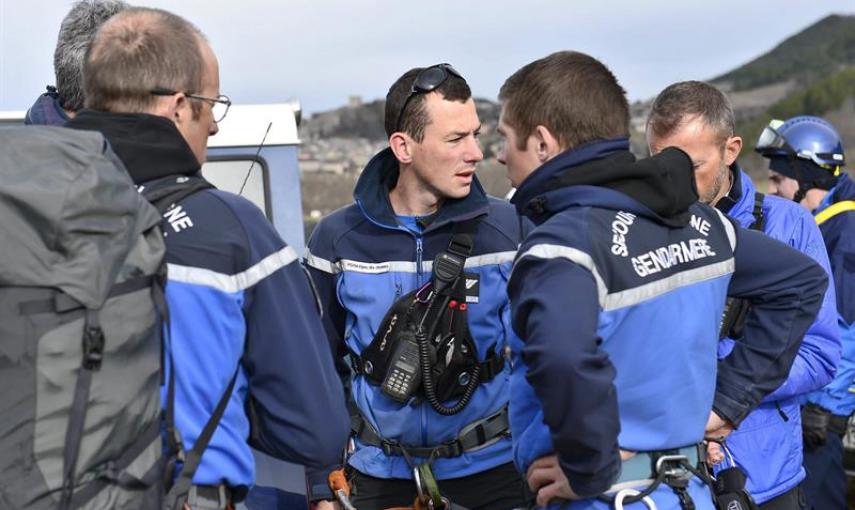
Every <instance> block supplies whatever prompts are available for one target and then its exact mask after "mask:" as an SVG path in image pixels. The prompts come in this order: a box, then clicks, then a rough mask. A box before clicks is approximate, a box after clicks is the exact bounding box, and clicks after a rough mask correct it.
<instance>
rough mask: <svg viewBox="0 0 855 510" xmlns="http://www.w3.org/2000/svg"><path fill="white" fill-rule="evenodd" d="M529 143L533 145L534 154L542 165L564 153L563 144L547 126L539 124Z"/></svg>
mask: <svg viewBox="0 0 855 510" xmlns="http://www.w3.org/2000/svg"><path fill="white" fill-rule="evenodd" d="M529 143H533V144H534V146H533V147H532V148H533V149H534V153H535V154H536V155H537V158H538V159H539V160H540V162H541V163H545V162H546V161H549V160H550V159H552V158H554V157H555V156H557V155H558V154H560V153H561V152H562V148H561V143H560V142H559V141H558V139H557V138H556V137H555V136H554V135H553V134H552V132H551V131H550V130H549V128H547V127H546V126H543V125H540V124H538V126H537V127H535V128H534V132H532V134H531V137H530V138H529Z"/></svg>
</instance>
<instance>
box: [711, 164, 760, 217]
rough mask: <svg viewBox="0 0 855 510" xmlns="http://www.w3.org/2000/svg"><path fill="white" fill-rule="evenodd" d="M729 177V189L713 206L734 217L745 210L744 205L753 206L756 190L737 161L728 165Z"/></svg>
mask: <svg viewBox="0 0 855 510" xmlns="http://www.w3.org/2000/svg"><path fill="white" fill-rule="evenodd" d="M730 179H731V184H730V191H729V192H728V193H727V195H725V196H723V197H722V198H721V200H719V201H718V203H717V204H716V205H715V208H716V209H718V210H719V211H721V212H723V213H725V214H730V215H731V216H734V217H735V216H736V215H738V214H741V213H742V212H743V211H745V210H746V207H748V208H749V209H750V208H753V204H754V193H755V191H756V190H755V188H754V183H753V182H751V178H750V177H748V176H747V175H745V174H744V173H743V172H742V168H741V167H740V166H739V164H738V163H737V162H734V163H733V164H732V165H730ZM749 203H750V204H751V205H750V206H749V205H748V204H749Z"/></svg>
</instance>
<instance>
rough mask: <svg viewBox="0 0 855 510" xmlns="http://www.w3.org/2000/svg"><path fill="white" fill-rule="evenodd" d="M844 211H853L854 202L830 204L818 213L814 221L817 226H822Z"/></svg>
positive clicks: (845, 201)
mask: <svg viewBox="0 0 855 510" xmlns="http://www.w3.org/2000/svg"><path fill="white" fill-rule="evenodd" d="M846 211H855V200H843V201H841V202H837V203H835V204H832V205H830V206H828V207H826V208H825V209H823V210H822V211H820V212H819V213H818V214H817V215H816V216H815V217H814V219H815V220H816V224H817V225H822V224H823V223H825V222H826V221H828V220H830V219H831V218H833V217H835V216H837V215H838V214H840V213H844V212H846Z"/></svg>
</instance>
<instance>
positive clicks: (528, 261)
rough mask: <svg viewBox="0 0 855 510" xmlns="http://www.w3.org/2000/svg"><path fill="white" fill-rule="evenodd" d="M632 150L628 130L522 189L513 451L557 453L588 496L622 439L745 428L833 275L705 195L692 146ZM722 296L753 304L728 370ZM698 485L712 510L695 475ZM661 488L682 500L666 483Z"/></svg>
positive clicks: (686, 440)
mask: <svg viewBox="0 0 855 510" xmlns="http://www.w3.org/2000/svg"><path fill="white" fill-rule="evenodd" d="M628 148H629V145H628V141H627V140H626V139H618V140H610V141H600V142H594V143H591V144H587V145H583V146H580V147H578V148H576V149H573V150H571V151H568V152H565V153H563V154H560V155H558V156H557V157H555V158H553V159H552V160H550V161H548V162H547V163H546V164H544V165H543V166H541V167H540V168H539V169H537V170H535V172H534V173H533V174H531V175H530V176H529V177H528V178H527V179H526V180H525V181H524V182H523V184H522V186H521V187H520V188H519V190H518V191H517V194H516V195H515V196H514V199H513V201H514V203H515V204H516V205H517V207H518V209H519V210H520V211H522V212H524V213H525V214H526V215H528V216H529V217H530V218H531V219H532V220H533V221H534V222H535V223H536V224H537V225H538V226H537V228H536V229H535V230H534V231H533V232H532V233H531V234H530V235H529V236H528V237H527V238H526V240H525V242H524V243H523V245H522V246H521V248H520V251H519V256H518V258H517V260H516V262H515V265H514V271H513V274H512V277H511V281H510V285H509V294H510V298H511V306H512V316H513V327H514V330H515V331H516V332H517V334H518V335H519V338H520V339H521V340H515V341H514V343H513V344H512V352H513V359H514V370H513V374H512V382H511V426H512V432H513V438H514V457H515V461H516V463H517V467H518V468H519V469H520V470H521V471H522V472H525V471H526V470H527V469H528V467H529V466H530V465H531V463H532V462H533V461H534V460H536V459H537V458H539V457H541V456H544V455H547V454H550V453H555V454H557V455H558V459H559V461H560V464H561V466H562V468H563V470H564V473H565V474H566V475H567V477H568V479H569V481H570V485H571V487H572V488H573V490H574V491H575V492H576V493H577V494H579V495H580V496H582V497H583V498H592V497H593V496H595V495H597V494H600V493H602V492H604V491H606V490H607V489H608V488H609V487H610V486H611V485H612V484H613V483H614V482H615V481H616V480H617V477H618V474H619V473H620V471H621V462H620V457H619V454H618V450H619V448H623V449H626V450H632V451H655V450H663V449H670V448H678V447H683V446H687V445H692V444H695V443H697V442H699V441H701V439H702V438H703V435H704V426H705V424H706V421H707V418H708V416H709V414H710V410H711V409H715V411H716V412H717V413H718V414H719V415H720V416H722V417H723V418H725V419H728V420H730V421H732V422H734V423H736V424H739V423H740V422H741V421H742V420H743V419H744V418H745V416H746V415H748V413H749V412H750V411H751V409H752V408H753V407H755V406H756V405H757V404H758V403H759V402H760V400H761V399H762V398H763V397H764V396H765V395H767V394H768V393H771V392H772V391H773V390H774V389H775V388H776V387H778V386H779V385H780V384H781V383H782V382H783V380H784V379H785V378H786V374H787V372H788V371H789V368H790V365H791V364H792V361H793V359H794V357H795V355H796V351H797V349H798V345H799V341H800V339H801V337H802V335H803V334H804V331H805V330H806V329H807V327H808V326H809V325H810V323H811V321H812V320H813V317H814V315H815V314H816V311H817V310H818V309H819V306H820V303H821V300H822V296H823V293H824V291H825V288H826V286H827V280H828V279H827V277H826V276H825V274H824V272H823V271H822V269H821V268H820V267H819V266H818V265H817V264H816V263H814V262H813V261H811V260H810V259H809V258H808V257H806V256H804V255H802V254H800V253H798V252H796V251H794V250H790V249H788V248H786V247H785V246H783V245H782V244H781V243H779V242H777V241H774V240H772V239H770V238H768V237H766V236H764V235H762V234H759V233H756V232H750V231H747V230H743V229H738V228H735V226H734V225H733V224H732V223H731V222H730V220H729V219H727V218H726V217H725V216H724V215H723V214H722V213H720V212H718V211H716V210H714V209H712V208H710V207H708V206H706V205H703V204H700V203H698V202H697V201H696V200H697V194H696V193H695V191H694V175H693V173H692V170H691V162H690V160H689V158H688V156H686V155H685V154H684V153H682V152H681V151H678V150H676V149H669V150H666V151H664V152H663V153H662V154H661V155H658V156H655V157H653V158H650V159H647V160H643V161H639V162H637V163H635V162H634V158H633V157H632V155H631V154H630V153H629V152H628ZM770 254H774V256H771V257H769V255H770ZM767 257H769V258H768V259H767ZM770 259H771V260H772V261H773V262H771V263H770ZM727 294H732V295H736V296H742V297H745V298H746V299H749V300H750V301H751V302H752V303H753V304H754V307H753V308H752V311H751V312H750V315H749V320H748V321H747V323H746V337H752V338H756V339H757V340H754V341H753V342H752V343H750V344H749V343H744V344H737V345H736V346H735V347H734V350H733V352H732V353H731V356H729V357H728V358H726V359H725V360H723V361H721V362H719V363H718V377H717V376H716V370H717V367H716V365H717V363H716V355H715V353H716V349H717V345H718V329H719V322H720V319H721V313H722V310H723V308H724V302H725V297H726V295H727ZM690 492H691V493H692V495H693V499H694V501H695V503H696V505H698V508H711V501H710V496H709V492H708V489H707V488H705V487H704V486H703V485H702V484H701V482H700V481H698V480H694V479H693V482H692V485H691V487H690ZM653 497H654V500H655V501H656V502H657V504H658V505H659V508H678V507H679V505H678V504H677V501H676V497H675V496H674V494H673V493H672V492H671V490H670V489H669V488H667V487H665V486H662V487H660V488H659V489H658V490H657V491H655V492H654V494H653ZM606 507H607V505H606V504H605V503H602V502H600V501H597V500H595V499H583V500H581V501H578V502H574V503H573V504H571V506H570V508H573V509H583V508H584V509H587V508H598V509H599V508H606Z"/></svg>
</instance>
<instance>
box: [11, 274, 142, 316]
mask: <svg viewBox="0 0 855 510" xmlns="http://www.w3.org/2000/svg"><path fill="white" fill-rule="evenodd" d="M154 278H155V277H154V276H153V275H146V276H139V277H137V278H131V279H130V280H125V281H123V282H122V283H117V284H116V285H113V287H111V288H110V293H109V294H107V299H110V298H114V297H117V296H122V295H124V294H130V293H132V292H136V291H138V290H142V289H147V288H148V287H150V286H151V285H152V283H154ZM82 308H85V306H84V305H83V303H81V302H80V301H78V300H76V299H74V298H73V297H71V296H69V295H68V294H66V293H64V292H61V291H60V292H57V293H56V295H54V297H52V298H49V299H38V300H34V301H26V302H24V303H21V304H20V305H19V306H18V310H19V311H20V313H21V314H22V315H32V314H37V313H66V312H70V311H72V310H77V309H82Z"/></svg>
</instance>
